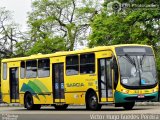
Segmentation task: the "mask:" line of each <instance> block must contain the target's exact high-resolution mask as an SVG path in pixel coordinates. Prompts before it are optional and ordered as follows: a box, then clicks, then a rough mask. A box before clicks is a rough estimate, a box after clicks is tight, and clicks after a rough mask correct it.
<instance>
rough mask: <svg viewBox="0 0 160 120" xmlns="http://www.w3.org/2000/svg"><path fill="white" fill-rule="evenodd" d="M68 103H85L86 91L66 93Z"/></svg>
mask: <svg viewBox="0 0 160 120" xmlns="http://www.w3.org/2000/svg"><path fill="white" fill-rule="evenodd" d="M65 97H66V104H77V105H83V104H85V92H78V93H65Z"/></svg>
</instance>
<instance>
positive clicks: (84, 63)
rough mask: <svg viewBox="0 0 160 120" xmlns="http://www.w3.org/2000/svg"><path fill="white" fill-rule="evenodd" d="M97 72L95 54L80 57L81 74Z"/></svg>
mask: <svg viewBox="0 0 160 120" xmlns="http://www.w3.org/2000/svg"><path fill="white" fill-rule="evenodd" d="M94 72H95V54H94V53H89V54H81V55H80V73H81V74H92V73H94Z"/></svg>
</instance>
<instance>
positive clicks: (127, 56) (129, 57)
mask: <svg viewBox="0 0 160 120" xmlns="http://www.w3.org/2000/svg"><path fill="white" fill-rule="evenodd" d="M125 56H126V58H127V60H128V61H129V62H130V63H131V64H132V65H134V67H135V68H136V62H135V59H132V58H131V56H129V55H128V54H125Z"/></svg>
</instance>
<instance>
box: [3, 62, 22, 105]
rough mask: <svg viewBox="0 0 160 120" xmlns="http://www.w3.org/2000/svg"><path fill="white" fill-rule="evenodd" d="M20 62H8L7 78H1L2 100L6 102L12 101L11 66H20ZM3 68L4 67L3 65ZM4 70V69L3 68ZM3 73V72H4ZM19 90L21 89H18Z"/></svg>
mask: <svg viewBox="0 0 160 120" xmlns="http://www.w3.org/2000/svg"><path fill="white" fill-rule="evenodd" d="M19 66H20V64H19V62H8V63H7V79H6V80H3V78H2V79H1V82H2V84H1V85H2V101H3V102H6V103H11V100H10V73H9V72H10V71H9V69H10V68H15V67H17V68H19ZM2 68H3V67H2ZM2 70H3V69H2ZM2 74H3V72H2ZM18 91H19V90H18Z"/></svg>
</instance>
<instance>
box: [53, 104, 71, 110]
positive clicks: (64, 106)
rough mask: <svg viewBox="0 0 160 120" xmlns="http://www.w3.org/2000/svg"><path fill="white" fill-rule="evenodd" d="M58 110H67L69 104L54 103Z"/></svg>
mask: <svg viewBox="0 0 160 120" xmlns="http://www.w3.org/2000/svg"><path fill="white" fill-rule="evenodd" d="M54 107H55V109H56V110H65V109H67V107H68V104H64V105H54Z"/></svg>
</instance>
